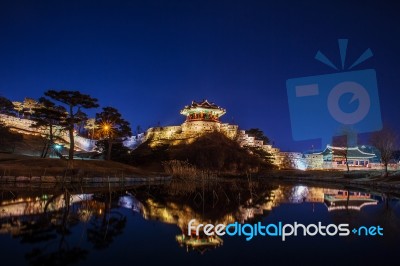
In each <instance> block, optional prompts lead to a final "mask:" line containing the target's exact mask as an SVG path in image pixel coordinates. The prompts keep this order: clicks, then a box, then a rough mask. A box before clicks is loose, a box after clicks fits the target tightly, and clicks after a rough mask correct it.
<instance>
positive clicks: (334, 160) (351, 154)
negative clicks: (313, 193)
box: [317, 145, 376, 167]
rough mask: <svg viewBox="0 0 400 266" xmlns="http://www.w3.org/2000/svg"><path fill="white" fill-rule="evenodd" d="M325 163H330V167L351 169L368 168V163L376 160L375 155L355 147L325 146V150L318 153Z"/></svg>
mask: <svg viewBox="0 0 400 266" xmlns="http://www.w3.org/2000/svg"><path fill="white" fill-rule="evenodd" d="M317 154H321V155H322V156H323V160H324V162H325V163H331V164H332V167H335V166H337V167H340V166H341V165H343V166H344V165H346V158H347V163H348V165H349V166H353V167H368V165H369V163H370V162H371V161H372V160H373V159H374V158H376V154H374V153H368V152H364V151H362V150H360V148H359V147H358V146H356V147H335V146H331V145H327V146H326V148H325V150H323V151H322V152H320V153H317Z"/></svg>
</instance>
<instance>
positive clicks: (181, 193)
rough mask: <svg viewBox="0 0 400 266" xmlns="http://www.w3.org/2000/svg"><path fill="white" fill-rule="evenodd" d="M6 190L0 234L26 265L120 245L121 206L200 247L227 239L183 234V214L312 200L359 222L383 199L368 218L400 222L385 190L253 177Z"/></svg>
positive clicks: (244, 219) (226, 213) (221, 215)
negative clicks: (19, 247)
mask: <svg viewBox="0 0 400 266" xmlns="http://www.w3.org/2000/svg"><path fill="white" fill-rule="evenodd" d="M7 191H8V190H3V193H2V197H1V199H0V234H10V235H12V236H13V237H14V238H15V239H17V240H18V241H19V242H20V243H24V244H28V245H30V246H31V249H30V251H29V252H27V253H25V257H26V260H27V261H28V262H29V263H30V264H32V265H59V264H60V265H67V264H74V263H77V262H79V261H83V260H85V259H87V257H88V256H89V252H91V251H94V250H106V249H108V248H109V247H110V246H111V245H113V244H116V245H123V244H121V243H120V242H118V241H115V240H116V239H117V238H118V237H119V236H121V235H123V234H124V231H125V229H126V228H127V227H128V225H130V226H136V225H133V224H130V223H129V221H128V220H129V217H127V213H128V214H129V212H127V210H126V209H129V210H132V212H133V213H136V214H140V216H142V217H143V218H144V219H145V220H149V221H159V222H162V223H164V224H170V225H176V227H177V228H179V231H180V232H179V233H178V234H175V241H176V242H177V244H178V245H179V246H181V247H183V248H185V249H186V250H187V251H192V250H195V251H198V252H200V253H201V254H204V253H205V252H206V251H207V250H210V249H215V248H218V247H223V246H225V245H223V244H224V241H230V239H229V238H228V239H225V238H224V239H222V238H219V237H216V236H215V237H208V236H206V235H204V234H201V235H200V236H199V237H194V236H192V237H189V236H188V232H187V227H188V223H189V221H190V220H192V219H196V222H197V223H203V224H205V223H210V224H225V225H227V224H230V223H233V222H236V221H237V222H240V223H254V222H258V221H262V220H264V219H268V217H269V215H270V214H271V213H273V212H274V211H275V210H278V209H280V207H281V206H283V205H287V204H289V205H291V206H292V205H293V206H296V205H298V206H302V204H303V203H312V206H313V211H314V205H318V206H325V207H324V208H325V210H326V211H327V212H328V213H329V214H330V215H331V216H332V219H333V221H334V222H335V223H341V222H347V223H355V224H357V223H358V224H360V223H362V222H363V220H361V219H360V218H359V217H361V216H360V215H359V213H361V212H362V210H363V209H364V208H365V207H367V206H369V207H378V204H379V203H380V202H383V201H384V202H385V208H379V209H377V210H378V212H381V213H379V215H375V216H373V219H372V220H373V223H375V224H377V223H380V224H382V223H383V224H385V225H386V226H392V227H393V226H394V227H395V228H398V225H399V218H398V217H399V216H398V213H397V211H396V208H395V207H396V206H397V200H396V201H395V203H393V204H390V202H391V199H390V197H389V196H390V195H384V194H381V193H378V194H377V193H366V192H359V191H352V190H345V189H333V188H318V187H310V186H301V185H295V186H293V185H281V184H272V183H267V182H259V181H252V180H245V181H237V180H234V181H233V180H232V181H223V182H222V181H220V182H216V181H210V182H204V181H203V182H191V183H187V182H170V183H166V184H161V185H154V186H147V185H146V186H137V187H133V188H131V189H128V190H126V189H124V190H123V191H118V190H113V191H111V190H109V189H108V188H106V189H103V190H99V189H98V188H96V190H93V191H91V190H90V189H87V190H86V191H85V192H82V190H80V189H77V191H79V193H74V192H72V191H74V190H72V189H69V190H68V189H67V188H65V189H63V190H62V191H61V192H58V193H55V194H54V195H52V194H44V193H35V192H33V193H31V194H29V195H22V194H20V196H18V192H15V191H14V192H10V193H7ZM381 205H382V204H381ZM124 209H125V210H124ZM382 214H384V215H382ZM384 218H386V219H387V220H389V221H390V224H389V223H385V222H384V221H383V219H384ZM358 220H360V221H358ZM132 237H135V236H132ZM151 241H157V239H153V240H151ZM171 241H174V240H173V239H171ZM115 242H118V243H115ZM1 244H3V243H1Z"/></svg>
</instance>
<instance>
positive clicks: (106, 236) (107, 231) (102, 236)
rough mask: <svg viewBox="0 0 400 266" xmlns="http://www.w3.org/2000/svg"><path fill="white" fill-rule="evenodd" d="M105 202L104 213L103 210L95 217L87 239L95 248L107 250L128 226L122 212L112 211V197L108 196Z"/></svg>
mask: <svg viewBox="0 0 400 266" xmlns="http://www.w3.org/2000/svg"><path fill="white" fill-rule="evenodd" d="M101 200H102V201H104V206H105V208H104V211H103V210H102V211H101V212H100V213H99V215H100V217H99V216H95V217H94V218H93V219H92V220H91V221H90V225H91V227H89V228H88V229H87V237H88V240H89V241H90V242H92V243H93V245H94V248H96V249H104V248H107V247H108V246H109V245H110V244H111V243H112V242H113V239H114V238H115V237H117V236H118V235H121V234H122V233H123V231H124V228H125V226H126V217H125V216H123V215H122V214H121V213H120V212H118V211H115V210H111V200H112V196H111V195H106V196H105V197H102V199H101Z"/></svg>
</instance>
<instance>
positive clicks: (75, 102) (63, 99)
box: [45, 90, 99, 161]
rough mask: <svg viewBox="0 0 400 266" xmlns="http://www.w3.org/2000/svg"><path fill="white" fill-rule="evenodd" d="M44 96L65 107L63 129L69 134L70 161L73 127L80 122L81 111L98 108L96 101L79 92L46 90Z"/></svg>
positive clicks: (72, 151)
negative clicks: (65, 114)
mask: <svg viewBox="0 0 400 266" xmlns="http://www.w3.org/2000/svg"><path fill="white" fill-rule="evenodd" d="M45 95H46V96H47V97H50V98H52V99H54V100H56V101H58V102H60V103H62V104H64V105H66V106H67V112H68V115H67V118H66V119H65V123H64V127H65V128H66V129H67V130H68V133H69V143H70V147H69V160H71V161H72V160H73V158H74V148H75V142H74V127H75V125H76V124H77V123H79V122H80V121H81V117H82V116H81V115H80V112H81V109H90V108H96V107H98V106H99V105H98V104H97V99H96V98H92V97H91V96H90V95H88V94H83V93H81V92H79V91H66V90H61V91H55V90H48V91H46V92H45Z"/></svg>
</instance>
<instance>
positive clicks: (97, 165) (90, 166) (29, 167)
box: [0, 153, 162, 177]
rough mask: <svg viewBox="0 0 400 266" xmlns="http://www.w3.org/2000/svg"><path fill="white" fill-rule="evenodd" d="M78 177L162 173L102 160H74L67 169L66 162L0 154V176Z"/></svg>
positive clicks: (156, 174) (147, 175)
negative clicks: (71, 165)
mask: <svg viewBox="0 0 400 266" xmlns="http://www.w3.org/2000/svg"><path fill="white" fill-rule="evenodd" d="M66 174H67V175H75V176H76V175H79V176H85V177H103V176H112V177H113V176H117V177H120V176H132V177H134V176H140V177H151V176H159V175H160V174H162V173H159V172H152V171H147V170H143V169H140V168H138V167H134V166H130V165H126V164H122V163H117V162H112V161H103V160H74V161H73V167H72V168H71V167H69V165H68V161H67V160H61V159H56V158H54V159H53V158H45V159H42V158H37V157H31V156H24V155H14V154H1V153H0V176H51V175H54V176H60V175H66Z"/></svg>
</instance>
